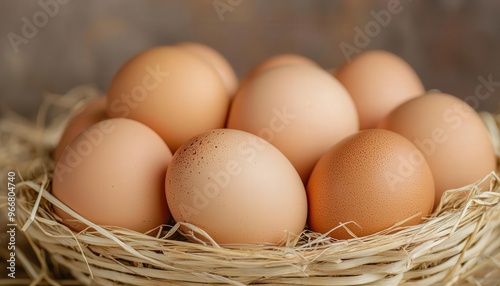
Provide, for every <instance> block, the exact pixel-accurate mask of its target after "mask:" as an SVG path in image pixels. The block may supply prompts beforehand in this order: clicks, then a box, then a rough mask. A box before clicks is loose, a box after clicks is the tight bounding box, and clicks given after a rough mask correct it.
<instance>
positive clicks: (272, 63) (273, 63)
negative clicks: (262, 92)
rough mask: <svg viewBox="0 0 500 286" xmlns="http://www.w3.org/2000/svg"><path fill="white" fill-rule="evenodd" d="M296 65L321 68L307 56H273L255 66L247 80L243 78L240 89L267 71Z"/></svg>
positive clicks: (246, 77)
mask: <svg viewBox="0 0 500 286" xmlns="http://www.w3.org/2000/svg"><path fill="white" fill-rule="evenodd" d="M295 64H298V65H311V66H315V67H318V68H319V65H318V64H317V63H316V62H315V61H313V60H311V59H309V58H307V57H305V56H302V55H299V54H291V53H287V54H278V55H275V56H272V57H270V58H268V59H266V60H265V61H263V62H261V63H259V64H258V65H257V66H255V67H254V68H253V69H252V70H251V71H250V72H249V73H248V74H247V75H246V76H245V78H243V80H242V81H241V85H240V89H241V87H243V86H244V85H245V84H247V83H248V82H249V81H250V80H251V79H253V78H254V77H255V76H257V75H258V74H260V73H262V72H264V71H266V70H269V69H272V68H276V67H279V66H283V65H295Z"/></svg>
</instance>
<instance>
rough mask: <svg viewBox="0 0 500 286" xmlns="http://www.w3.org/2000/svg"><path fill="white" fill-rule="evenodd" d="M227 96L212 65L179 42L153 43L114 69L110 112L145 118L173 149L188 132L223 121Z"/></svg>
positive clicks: (208, 128) (222, 123) (194, 132)
mask: <svg viewBox="0 0 500 286" xmlns="http://www.w3.org/2000/svg"><path fill="white" fill-rule="evenodd" d="M229 101H230V97H229V95H228V91H227V89H226V87H225V85H224V83H223V82H222V80H221V78H220V76H219V75H218V74H217V73H216V72H215V71H214V69H213V68H212V67H211V66H210V65H208V64H207V63H205V62H204V61H203V60H201V59H200V58H199V57H197V56H195V55H193V54H192V53H190V52H188V51H186V50H185V49H182V48H179V47H155V48H152V49H149V50H146V51H144V52H142V53H140V54H139V55H137V56H135V57H134V58H132V59H131V60H130V61H128V62H127V63H126V64H125V65H124V66H122V67H121V68H120V70H119V71H118V72H117V73H116V74H115V76H114V78H113V81H112V82H111V85H110V87H109V91H108V105H107V113H108V115H109V116H110V117H127V118H130V119H134V120H137V121H139V122H142V123H144V124H146V125H147V126H149V127H150V128H151V129H153V130H154V131H155V132H156V133H158V134H159V135H160V136H161V137H162V138H163V140H164V141H165V142H166V143H167V145H168V146H169V148H170V149H171V150H172V151H175V150H177V148H178V147H179V146H180V145H181V144H182V143H184V141H186V140H188V139H189V138H191V137H193V136H195V135H197V134H199V133H202V132H204V131H207V130H210V129H214V128H221V127H223V126H224V124H225V120H226V117H227V111H228V107H229Z"/></svg>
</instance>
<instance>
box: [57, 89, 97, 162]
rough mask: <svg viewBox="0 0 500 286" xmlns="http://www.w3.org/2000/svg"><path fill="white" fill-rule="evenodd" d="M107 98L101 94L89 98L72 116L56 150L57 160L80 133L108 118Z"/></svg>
mask: <svg viewBox="0 0 500 286" xmlns="http://www.w3.org/2000/svg"><path fill="white" fill-rule="evenodd" d="M106 99H107V98H106V97H105V96H100V97H96V98H93V99H91V100H89V101H88V102H86V103H85V105H84V106H82V108H80V109H79V110H78V111H76V113H75V114H74V115H73V116H72V117H71V118H70V120H69V121H68V124H67V125H66V127H65V129H64V132H63V135H62V136H61V139H60V140H59V143H58V145H57V146H56V149H55V150H54V160H55V161H57V159H58V158H59V157H60V156H61V154H62V152H63V151H64V148H66V146H68V144H69V143H70V142H71V141H73V139H75V137H76V136H77V135H78V134H80V133H81V132H82V131H83V130H85V129H87V128H88V127H90V126H92V125H93V124H95V123H97V122H99V121H101V120H104V119H106V118H107V116H106V103H107V102H106Z"/></svg>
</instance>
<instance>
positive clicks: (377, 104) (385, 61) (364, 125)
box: [335, 50, 425, 129]
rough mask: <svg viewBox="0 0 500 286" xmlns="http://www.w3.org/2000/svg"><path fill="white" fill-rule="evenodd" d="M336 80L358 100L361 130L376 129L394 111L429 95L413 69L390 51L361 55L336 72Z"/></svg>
mask: <svg viewBox="0 0 500 286" xmlns="http://www.w3.org/2000/svg"><path fill="white" fill-rule="evenodd" d="M335 77H336V78H337V79H338V80H339V81H340V82H341V83H342V84H343V85H344V86H345V88H346V89H347V91H348V92H349V93H350V94H351V96H352V99H353V100H354V104H355V105H356V109H357V111H358V116H359V123H360V129H368V128H375V127H376V126H377V124H378V123H379V122H380V121H381V120H382V119H383V118H384V117H385V116H387V114H389V112H391V110H393V109H394V108H396V107H397V106H398V105H400V104H401V103H403V102H405V101H407V100H409V99H411V98H414V97H416V96H419V95H422V94H424V92H425V89H424V86H423V84H422V82H421V80H420V78H419V77H418V75H417V74H416V72H415V71H414V70H413V69H412V67H411V66H410V65H409V64H408V63H406V62H405V61H404V60H403V59H401V58H400V57H398V56H396V55H395V54H392V53H389V52H386V51H379V50H372V51H366V52H363V53H361V54H359V55H358V56H356V57H354V58H353V59H352V61H350V62H347V63H345V64H344V65H342V66H341V67H340V68H339V69H338V70H336V72H335Z"/></svg>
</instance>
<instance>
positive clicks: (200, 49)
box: [178, 42, 238, 96]
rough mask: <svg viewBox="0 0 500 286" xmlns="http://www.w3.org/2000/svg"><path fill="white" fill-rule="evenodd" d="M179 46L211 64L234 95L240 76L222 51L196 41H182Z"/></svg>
mask: <svg viewBox="0 0 500 286" xmlns="http://www.w3.org/2000/svg"><path fill="white" fill-rule="evenodd" d="M178 46H179V47H182V48H184V49H186V50H188V51H189V52H192V53H193V54H195V55H196V56H198V57H200V58H201V59H202V60H204V61H206V62H207V63H208V64H210V65H211V66H212V67H213V68H214V69H215V71H216V72H217V73H218V74H219V76H220V78H221V79H222V81H223V82H224V84H225V85H226V88H227V90H228V92H229V95H230V96H233V95H234V93H235V92H236V89H237V88H238V77H237V76H236V73H235V72H234V69H233V67H232V66H231V64H230V63H229V62H228V61H227V60H226V58H225V57H224V56H223V55H222V54H221V53H219V52H218V51H216V50H215V49H213V48H211V47H209V46H207V45H204V44H201V43H195V42H185V43H180V44H178Z"/></svg>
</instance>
